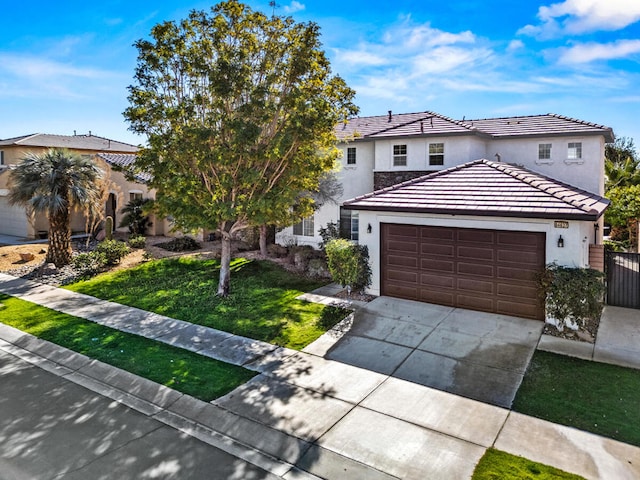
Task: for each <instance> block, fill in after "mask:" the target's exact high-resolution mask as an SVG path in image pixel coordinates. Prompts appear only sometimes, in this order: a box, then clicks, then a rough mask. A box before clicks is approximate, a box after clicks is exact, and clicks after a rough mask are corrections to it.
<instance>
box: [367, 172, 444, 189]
mask: <svg viewBox="0 0 640 480" xmlns="http://www.w3.org/2000/svg"><path fill="white" fill-rule="evenodd" d="M430 173H434V171H425V170H419V171H418V170H403V171H395V172H373V189H374V190H380V189H383V188H387V187H391V186H392V185H397V184H398V183H402V182H406V181H407V180H413V179H414V178H418V177H422V176H423V175H429V174H430Z"/></svg>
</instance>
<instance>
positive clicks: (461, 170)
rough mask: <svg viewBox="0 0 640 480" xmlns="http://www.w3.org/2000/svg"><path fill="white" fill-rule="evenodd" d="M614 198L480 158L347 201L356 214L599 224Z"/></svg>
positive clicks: (345, 203) (345, 204)
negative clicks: (403, 214)
mask: <svg viewBox="0 0 640 480" xmlns="http://www.w3.org/2000/svg"><path fill="white" fill-rule="evenodd" d="M608 205H609V200H607V199H605V198H603V197H600V196H599V195H596V194H594V193H590V192H587V191H584V190H581V189H579V188H576V187H572V186H571V185H567V184H564V183H561V182H558V181H557V180H553V179H551V178H548V177H545V176H543V175H539V174H537V173H533V172H531V171H529V170H527V169H525V168H522V167H516V166H512V165H509V164H506V163H502V162H492V161H489V160H484V159H482V160H475V161H473V162H469V163H465V164H463V165H459V166H457V167H454V168H450V169H447V170H442V171H440V172H436V173H432V174H429V175H425V176H423V177H420V178H417V179H414V180H410V181H408V182H404V183H401V184H398V185H394V186H393V187H389V188H386V189H383V190H378V191H377V192H373V193H370V194H367V195H363V196H361V197H357V198H354V199H352V200H348V201H346V202H344V207H346V208H348V209H351V210H374V211H391V212H415V213H436V214H456V215H491V216H498V217H528V218H547V219H573V220H597V219H598V218H599V217H600V216H601V215H602V213H603V212H604V211H605V209H606V208H607V207H608Z"/></svg>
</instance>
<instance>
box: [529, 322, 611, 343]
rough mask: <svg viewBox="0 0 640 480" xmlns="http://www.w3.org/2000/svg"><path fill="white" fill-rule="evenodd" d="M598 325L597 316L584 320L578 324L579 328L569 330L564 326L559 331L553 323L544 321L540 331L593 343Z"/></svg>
mask: <svg viewBox="0 0 640 480" xmlns="http://www.w3.org/2000/svg"><path fill="white" fill-rule="evenodd" d="M599 326H600V319H599V318H597V319H596V318H590V319H588V320H585V321H584V322H583V323H582V325H580V328H578V330H571V329H570V328H566V327H565V329H564V330H563V331H562V332H561V331H559V330H558V329H557V328H556V327H555V325H551V324H549V323H545V324H544V329H543V331H542V333H543V334H545V335H552V336H554V337H559V338H566V339H567V340H575V341H578V342H587V343H595V341H596V335H597V333H598V327H599Z"/></svg>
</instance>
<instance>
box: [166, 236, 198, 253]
mask: <svg viewBox="0 0 640 480" xmlns="http://www.w3.org/2000/svg"><path fill="white" fill-rule="evenodd" d="M156 247H160V248H162V249H164V250H168V251H170V252H188V251H193V250H199V249H200V248H201V246H200V244H199V243H198V242H196V241H195V240H194V239H193V238H191V237H178V238H174V239H173V240H171V241H169V242H164V243H158V244H157V245H156Z"/></svg>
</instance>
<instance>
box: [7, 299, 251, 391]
mask: <svg viewBox="0 0 640 480" xmlns="http://www.w3.org/2000/svg"><path fill="white" fill-rule="evenodd" d="M0 300H1V301H2V302H3V303H4V304H5V305H6V310H5V311H3V317H2V322H3V323H6V324H7V325H11V326H13V327H15V328H18V329H20V330H22V331H23V332H27V333H30V334H32V335H35V336H37V337H39V338H42V339H44V340H48V341H50V342H53V343H55V344H57V345H61V346H63V347H65V348H69V349H71V350H73V351H76V352H79V353H82V354H83V355H87V356H89V357H91V358H95V359H97V360H100V361H102V362H105V363H108V364H110V365H113V366H115V367H118V368H122V369H123V370H126V371H128V372H131V373H134V374H136V375H140V376H142V377H145V378H148V379H149V380H153V381H154V382H158V383H160V384H162V385H166V386H167V387H171V388H173V389H175V390H178V391H180V392H183V393H186V394H188V395H191V396H194V397H196V398H199V399H201V400H204V401H211V400H213V399H215V398H218V397H220V396H222V395H225V394H227V393H229V392H230V391H231V390H233V389H234V388H236V387H237V386H239V385H241V384H243V383H245V382H247V381H248V380H249V379H251V378H252V377H253V376H254V375H255V373H254V372H251V371H249V370H245V369H244V368H242V367H237V366H235V365H229V364H227V363H223V362H220V361H217V360H213V359H211V358H208V357H204V356H202V355H198V354H197V353H193V352H189V351H187V350H183V349H181V348H176V347H172V346H170V345H166V344H163V343H160V342H156V341H154V340H150V339H147V338H144V337H140V336H138V335H133V334H130V333H124V332H120V331H118V330H114V329H112V328H109V327H105V326H102V325H99V324H97V323H94V322H90V321H89V320H83V319H81V318H77V317H72V316H70V315H66V314H64V313H61V312H56V311H54V310H50V309H48V308H45V307H41V306H39V305H34V304H32V303H29V302H25V301H23V300H19V299H17V298H12V297H9V296H6V295H0ZM5 313H8V315H7V314H5Z"/></svg>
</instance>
